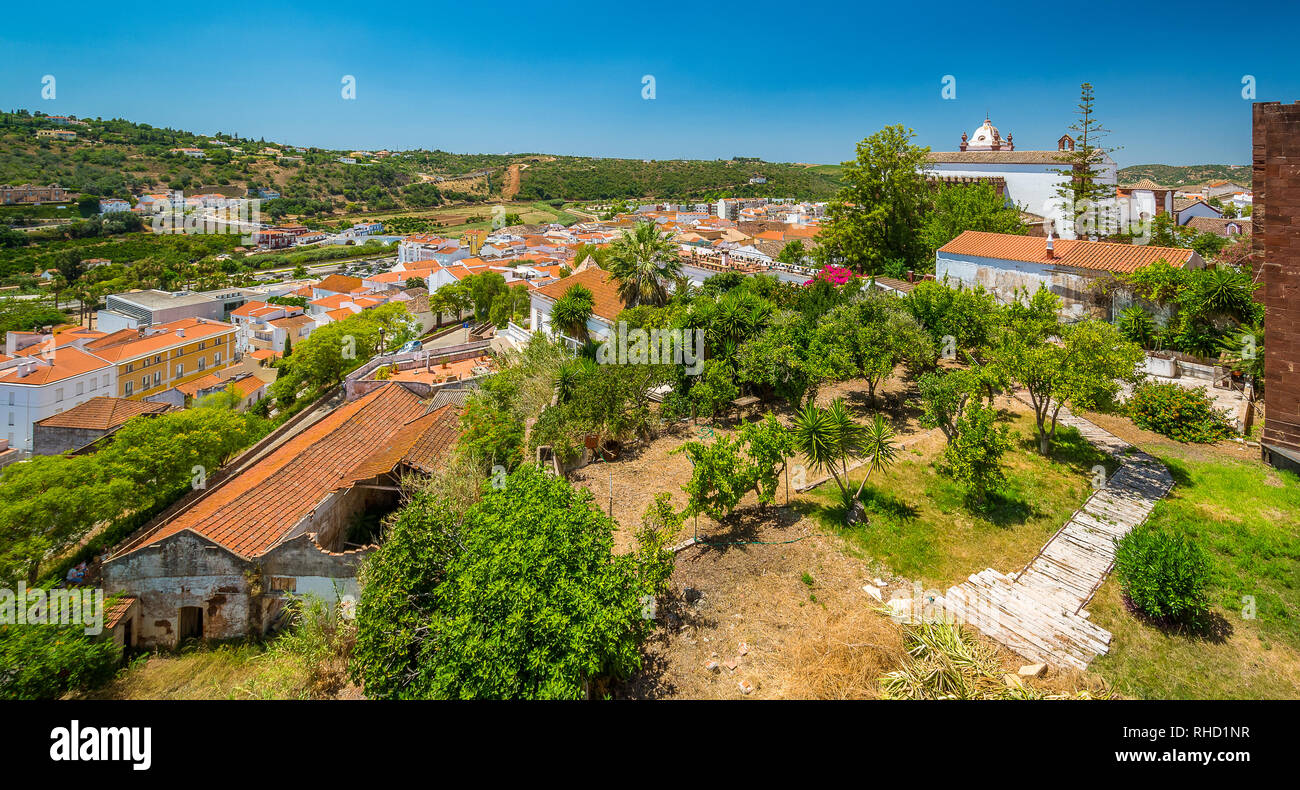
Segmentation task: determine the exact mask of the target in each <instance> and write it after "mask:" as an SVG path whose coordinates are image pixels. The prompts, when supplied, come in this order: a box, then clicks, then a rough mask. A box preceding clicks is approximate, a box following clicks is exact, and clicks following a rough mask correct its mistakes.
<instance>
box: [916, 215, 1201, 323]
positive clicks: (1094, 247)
mask: <svg viewBox="0 0 1300 790" xmlns="http://www.w3.org/2000/svg"><path fill="white" fill-rule="evenodd" d="M934 258H935V260H934V271H935V279H937V280H938V281H940V282H944V281H947V282H948V283H949V284H950V285H953V286H956V285H960V286H962V287H964V288H974V287H976V286H979V287H982V288H983V289H984V290H986V291H990V292H992V293H993V295H994V296H995V297H996V298H997V300H998V302H1000V303H1002V304H1009V303H1011V302H1013V301H1015V300H1016V299H1017V298H1019V297H1020V296H1021V295H1022V294H1027V295H1032V294H1034V293H1035V292H1036V291H1038V289H1039V288H1047V289H1048V290H1049V291H1051V292H1052V293H1054V294H1056V295H1057V296H1059V297H1061V300H1062V302H1063V304H1062V310H1061V312H1062V317H1063V318H1066V319H1080V318H1088V317H1090V316H1091V315H1092V314H1093V311H1094V308H1097V307H1099V306H1100V307H1103V308H1104V307H1105V305H1098V303H1097V300H1096V299H1097V297H1096V296H1095V295H1094V290H1093V285H1094V284H1095V283H1096V281H1097V280H1098V279H1099V278H1103V277H1107V276H1110V275H1114V274H1124V273H1130V272H1134V271H1137V270H1138V269H1140V268H1141V267H1143V266H1146V265H1148V264H1151V263H1155V262H1156V261H1157V260H1161V259H1163V260H1165V261H1166V262H1168V263H1171V264H1173V265H1174V266H1180V267H1182V268H1187V269H1199V268H1202V267H1204V266H1205V261H1204V260H1202V259H1201V256H1200V255H1198V254H1196V253H1195V252H1194V251H1192V250H1188V249H1181V248H1177V247H1154V246H1151V245H1137V244H1112V243H1110V242H1101V241H1085V240H1082V239H1077V240H1071V239H1053V238H1052V237H1051V236H1049V237H1047V238H1046V239H1044V238H1041V237H1037V236H1017V235H1014V234H1008V233H985V232H983V231H975V230H968V231H965V232H963V233H962V234H961V235H960V236H958V237H957V238H955V239H953V240H952V241H950V242H948V243H947V244H945V245H943V246H942V247H940V248H939V250H938V251H937V252H936V253H935V256H934ZM1103 312H1109V310H1105V309H1104V310H1103ZM1102 317H1104V318H1106V319H1110V318H1111V316H1110V315H1104V316H1102Z"/></svg>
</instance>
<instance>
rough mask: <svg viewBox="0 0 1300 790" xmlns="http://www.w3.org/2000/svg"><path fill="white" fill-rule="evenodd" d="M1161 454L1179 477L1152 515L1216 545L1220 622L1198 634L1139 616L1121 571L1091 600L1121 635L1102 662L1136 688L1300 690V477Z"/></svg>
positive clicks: (1121, 686)
mask: <svg viewBox="0 0 1300 790" xmlns="http://www.w3.org/2000/svg"><path fill="white" fill-rule="evenodd" d="M1158 454H1159V456H1160V460H1161V461H1163V462H1164V463H1165V464H1166V465H1167V466H1169V468H1170V470H1171V471H1172V472H1173V474H1174V479H1175V481H1176V485H1175V487H1174V489H1173V491H1171V492H1170V495H1169V497H1168V498H1166V499H1165V500H1164V501H1162V502H1160V503H1159V504H1158V505H1157V506H1156V509H1155V511H1154V512H1153V513H1152V516H1151V521H1152V522H1153V523H1155V524H1159V525H1162V526H1168V527H1172V528H1174V529H1177V530H1179V531H1182V532H1184V533H1186V534H1188V535H1191V536H1192V537H1194V538H1195V539H1196V541H1197V542H1198V543H1199V544H1200V545H1201V546H1202V547H1203V548H1205V549H1206V550H1207V552H1208V553H1209V555H1210V557H1211V561H1212V564H1213V573H1212V579H1211V585H1210V603H1211V605H1212V607H1213V610H1214V614H1215V615H1216V616H1215V618H1214V620H1215V623H1216V627H1215V628H1214V629H1212V630H1211V631H1209V632H1208V633H1204V634H1193V633H1187V632H1185V631H1178V630H1165V629H1161V628H1159V627H1157V626H1155V625H1153V624H1151V623H1149V622H1147V621H1145V620H1143V619H1141V618H1138V617H1135V616H1134V615H1132V614H1131V613H1129V612H1128V611H1127V609H1126V608H1125V607H1124V605H1123V602H1122V597H1121V592H1120V585H1119V582H1118V580H1117V579H1115V578H1114V577H1112V578H1111V579H1110V580H1108V581H1107V582H1106V584H1105V585H1104V586H1103V588H1102V589H1101V590H1100V591H1099V593H1098V596H1097V598H1096V600H1094V601H1093V603H1092V604H1091V605H1090V606H1089V607H1088V608H1089V611H1091V612H1092V617H1093V621H1094V622H1096V623H1097V624H1098V625H1101V626H1103V627H1104V628H1107V629H1109V630H1110V631H1111V632H1112V633H1113V634H1114V635H1115V639H1114V641H1113V642H1112V644H1111V652H1110V654H1108V655H1106V656H1102V657H1101V658H1099V659H1098V660H1097V661H1096V662H1094V664H1093V665H1092V669H1093V670H1094V671H1096V672H1098V673H1099V674H1101V675H1102V676H1103V677H1105V678H1106V679H1107V680H1108V681H1109V682H1110V683H1111V684H1112V685H1113V686H1114V687H1115V689H1116V690H1117V691H1119V692H1120V693H1122V694H1125V695H1128V696H1134V697H1150V698H1166V699H1167V698H1179V699H1181V698H1237V699H1241V698H1276V697H1286V698H1295V697H1298V696H1300V480H1297V478H1296V477H1295V476H1294V475H1290V474H1287V473H1280V472H1278V471H1276V470H1273V469H1270V468H1268V467H1266V466H1264V465H1263V464H1262V463H1260V462H1258V461H1241V460H1235V459H1233V460H1229V459H1226V458H1225V459H1223V460H1215V459H1213V458H1208V459H1207V458H1202V459H1199V460H1196V459H1192V458H1188V457H1185V456H1183V455H1182V454H1176V453H1158ZM1246 596H1251V597H1253V599H1254V606H1255V612H1254V617H1253V618H1250V617H1247V616H1246V615H1247V614H1249V613H1248V612H1246V611H1245V609H1246V607H1247V605H1248V601H1246V600H1243V599H1244V598H1245V597H1246Z"/></svg>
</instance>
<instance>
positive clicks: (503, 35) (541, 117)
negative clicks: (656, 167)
mask: <svg viewBox="0 0 1300 790" xmlns="http://www.w3.org/2000/svg"><path fill="white" fill-rule="evenodd" d="M614 5H615V4H611V3H601V4H586V3H568V2H529V3H515V2H510V1H509V0H496V2H492V3H489V4H475V3H467V2H463V1H462V2H458V3H429V2H426V3H400V2H389V3H375V4H373V5H366V4H351V3H348V4H345V3H336V2H330V1H329V0H318V2H312V3H283V4H272V3H257V4H243V3H239V2H231V3H222V4H204V5H195V4H169V3H150V4H135V3H129V2H124V3H114V4H110V5H108V6H105V5H103V4H102V3H96V4H94V5H91V4H88V3H86V4H83V3H80V2H75V1H72V2H61V3H59V4H58V5H57V6H56V5H51V4H47V3H32V2H27V3H23V4H22V5H21V6H17V5H11V7H10V8H9V9H8V10H7V14H8V18H7V19H6V24H5V25H4V26H3V29H0V51H3V52H4V53H5V57H4V58H3V59H2V62H3V65H2V66H0V107H4V108H6V109H11V108H18V107H24V108H27V109H32V110H40V111H43V112H46V113H50V114H76V115H80V116H89V117H95V116H102V117H122V118H127V119H130V120H135V121H141V122H145V123H150V124H153V125H155V126H169V127H173V128H183V129H189V130H193V131H197V132H201V133H212V132H216V131H224V132H238V133H239V134H241V135H244V136H250V137H265V138H266V139H268V140H277V141H281V142H287V143H291V144H296V145H318V146H324V147H331V148H365V149H379V148H390V149H399V148H414V147H422V148H441V149H443V150H448V151H457V152H492V153H500V152H512V153H518V152H524V151H539V152H547V153H561V154H581V155H594V156H622V157H638V158H646V159H667V158H716V157H730V156H733V155H742V156H759V157H762V158H764V159H767V160H769V161H802V162H839V161H842V160H844V159H848V158H850V157H852V155H853V146H854V143H856V142H857V141H858V140H860V139H862V138H863V137H865V136H867V135H868V134H871V133H872V132H874V131H876V130H878V129H879V128H880V127H882V126H884V125H887V124H893V123H903V124H904V125H906V126H909V127H911V128H913V129H914V130H915V131H916V134H917V140H918V142H920V143H922V144H925V145H929V146H931V147H932V148H934V149H935V150H953V149H954V148H955V147H956V144H957V142H958V140H959V138H960V136H961V133H962V132H963V131H967V132H969V131H972V130H973V129H975V128H976V127H977V126H978V125H979V124H980V123H981V122H982V121H983V119H984V115H985V113H986V112H988V113H989V114H990V115H991V116H992V119H993V122H994V124H995V125H997V126H998V127H999V128H1000V130H1001V131H1002V133H1003V135H1004V136H1005V135H1006V134H1007V133H1011V134H1013V135H1014V137H1015V141H1016V147H1017V148H1019V149H1037V148H1050V147H1054V143H1055V141H1056V139H1057V138H1058V137H1059V136H1060V135H1061V134H1062V133H1063V132H1064V131H1065V129H1066V127H1067V126H1068V125H1069V124H1070V123H1071V121H1072V120H1073V116H1072V112H1073V110H1074V106H1075V104H1076V102H1077V100H1078V92H1079V83H1081V82H1083V81H1084V80H1088V81H1091V82H1092V83H1093V84H1094V85H1095V86H1096V91H1097V111H1098V115H1099V117H1101V118H1102V120H1103V121H1104V122H1105V123H1106V126H1107V127H1108V128H1109V129H1111V130H1112V135H1111V137H1110V138H1109V140H1108V143H1109V144H1112V145H1116V146H1122V149H1121V150H1119V151H1116V152H1115V153H1114V154H1113V156H1114V157H1115V158H1116V160H1117V161H1119V163H1120V164H1121V165H1129V164H1140V163H1149V162H1159V163H1165V164H1201V163H1228V164H1249V162H1250V144H1251V143H1250V114H1251V111H1250V102H1249V101H1247V100H1245V99H1243V98H1242V79H1243V76H1244V75H1252V76H1253V77H1254V78H1255V86H1256V94H1257V99H1258V100H1260V101H1285V102H1292V101H1296V100H1300V57H1297V54H1296V49H1295V46H1296V45H1295V39H1294V36H1295V31H1297V30H1300V3H1296V2H1294V1H1292V2H1281V1H1280V0H1260V2H1256V3H1253V4H1250V6H1249V7H1246V6H1231V5H1229V4H1224V3H1222V2H1218V3H1207V4H1204V5H1203V6H1201V7H1200V8H1198V7H1197V4H1196V3H1185V4H1182V5H1181V6H1179V5H1169V4H1167V3H1127V4H1124V5H1119V4H1114V5H1113V6H1112V5H1110V4H1107V3H1096V4H1094V5H1092V6H1091V7H1087V10H1080V9H1081V8H1085V7H1084V6H1081V5H1080V4H1077V3H1062V4H1059V6H1060V8H1061V9H1062V11H1061V12H1060V13H1051V12H1047V11H1045V10H1044V7H1045V5H1046V4H1044V3H1042V2H1034V3H1018V2H1013V1H1012V2H1008V1H1004V2H1001V3H993V4H989V3H975V2H962V3H951V2H935V1H932V2H928V3H915V2H912V3H908V2H903V3H888V4H880V5H882V6H883V7H882V8H873V7H870V6H871V5H876V4H868V3H860V2H854V3H834V2H823V3H798V2H792V1H791V0H784V2H774V3H768V2H756V1H755V2H745V3H734V4H732V3H724V2H705V3H697V4H676V3H664V4H654V3H644V4H636V5H627V4H623V5H626V7H617V8H616V7H613V6H614ZM968 9H974V10H968ZM52 14H56V15H57V16H52ZM1256 26H1258V27H1256ZM1080 29H1082V30H1085V31H1089V33H1088V34H1089V37H1090V38H1091V40H1090V41H1087V42H1079V41H1077V40H1076V37H1075V36H1074V34H1073V32H1072V31H1076V30H1080ZM46 74H50V75H53V76H54V77H55V78H56V80H57V83H56V88H57V94H56V98H55V99H54V100H42V99H41V79H42V77H43V76H44V75H46ZM344 75H353V76H354V77H355V78H356V99H355V100H350V101H348V100H344V99H342V98H341V95H340V90H341V80H342V78H343V76H344ZM644 75H653V76H654V78H655V89H656V90H655V98H654V99H653V100H646V99H643V98H642V77H643V76H644ZM945 75H951V76H952V77H954V78H955V79H956V99H955V100H945V99H943V98H942V96H941V89H942V84H941V81H942V79H943V78H944V76H945Z"/></svg>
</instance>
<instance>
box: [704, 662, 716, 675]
mask: <svg viewBox="0 0 1300 790" xmlns="http://www.w3.org/2000/svg"><path fill="white" fill-rule="evenodd" d="M704 668H705V669H707V670H709V671H710V672H717V671H718V662H717V661H707V662H705V664H704Z"/></svg>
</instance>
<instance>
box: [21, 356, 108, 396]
mask: <svg viewBox="0 0 1300 790" xmlns="http://www.w3.org/2000/svg"><path fill="white" fill-rule="evenodd" d="M107 367H108V363H107V362H105V361H104V360H103V359H100V358H99V357H97V356H95V355H93V354H88V353H86V352H85V351H82V350H81V349H79V348H77V347H76V346H62V347H60V348H56V349H53V350H51V351H49V352H48V353H43V354H34V355H32V356H30V357H24V359H23V361H22V362H19V363H18V364H16V365H10V366H9V367H7V368H5V369H4V370H0V384H23V385H29V386H34V387H38V386H42V385H45V384H54V383H56V382H59V381H63V380H64V379H69V378H72V377H73V376H80V375H81V374H83V373H91V372H93V371H96V370H99V369H100V368H107Z"/></svg>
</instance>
